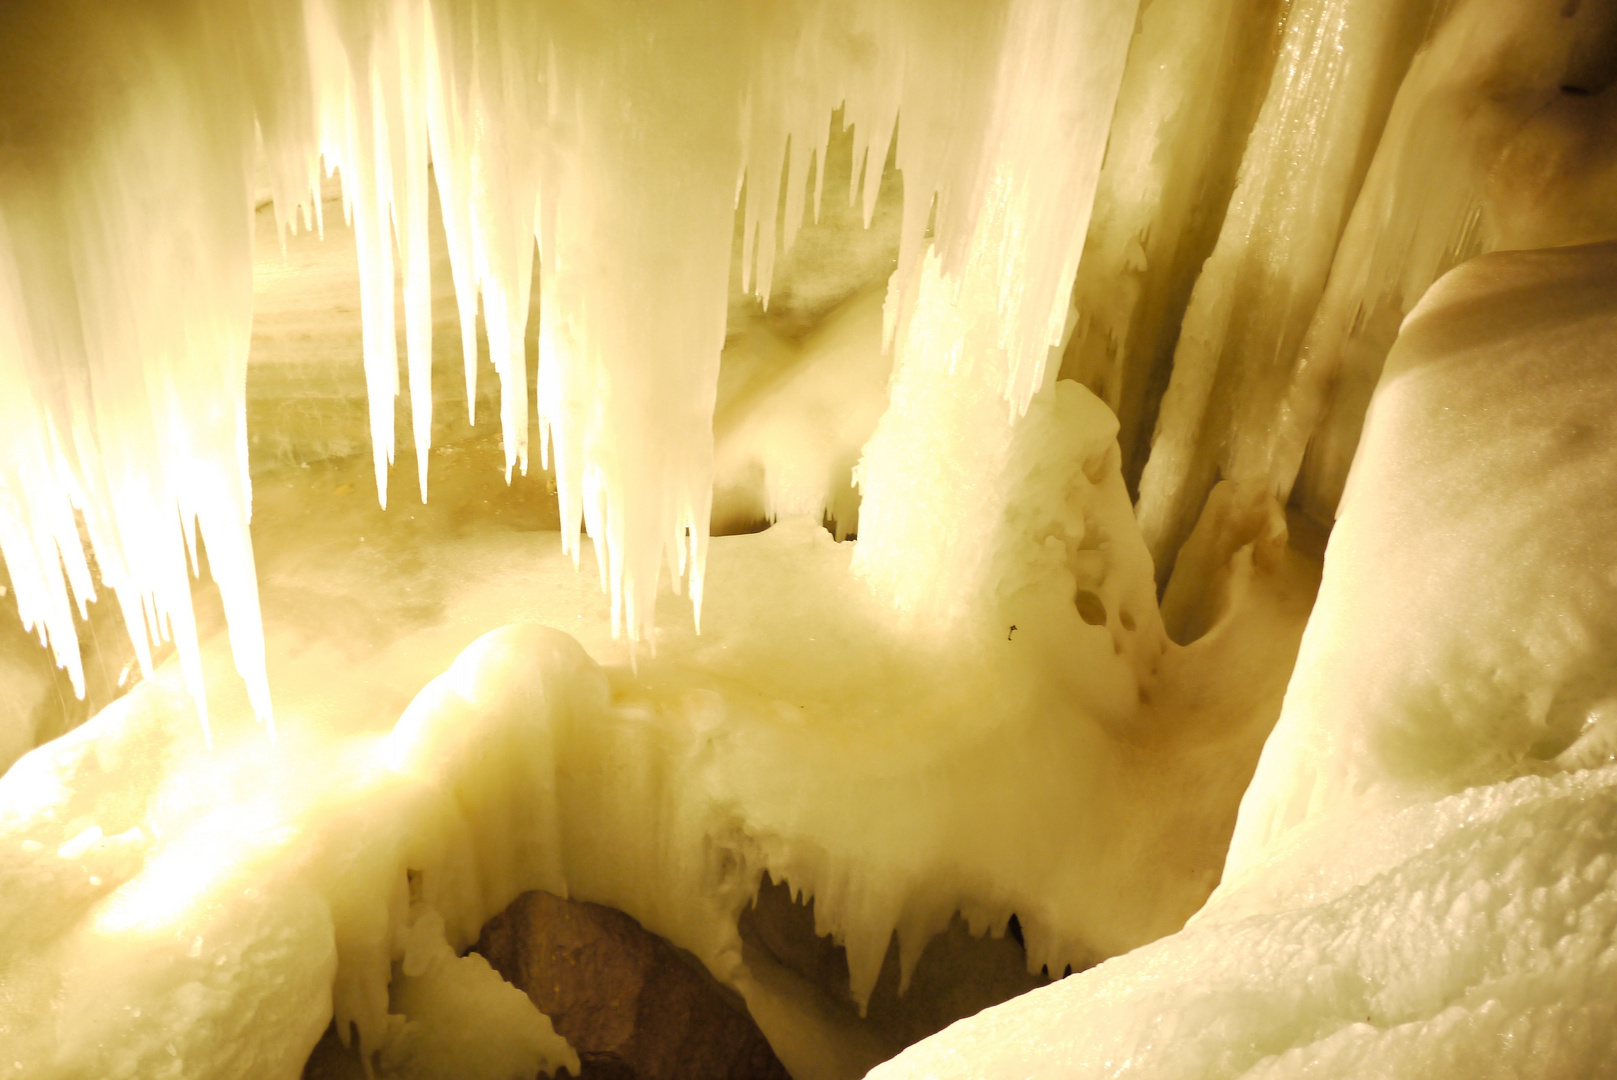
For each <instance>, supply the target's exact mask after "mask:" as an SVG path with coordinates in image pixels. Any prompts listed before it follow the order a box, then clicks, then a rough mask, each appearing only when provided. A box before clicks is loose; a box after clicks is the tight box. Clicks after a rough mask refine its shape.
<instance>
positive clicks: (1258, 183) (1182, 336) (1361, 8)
mask: <svg viewBox="0 0 1617 1080" xmlns="http://www.w3.org/2000/svg"><path fill="white" fill-rule="evenodd" d="M1432 8H1433V3H1432V0H1416V2H1413V3H1410V2H1404V0H1379V2H1377V0H1354V2H1350V0H1301V2H1299V3H1297V4H1295V5H1294V6H1293V7H1292V8H1291V10H1290V14H1289V15H1288V17H1287V22H1286V28H1285V31H1284V36H1283V38H1282V43H1281V51H1280V57H1279V59H1278V61H1277V62H1276V65H1275V71H1274V78H1273V80H1272V81H1271V83H1270V86H1269V91H1268V95H1267V97H1266V99H1265V100H1264V103H1263V107H1262V108H1261V110H1260V111H1259V114H1258V119H1257V122H1256V125H1255V126H1254V128H1253V130H1252V133H1251V135H1250V137H1249V139H1248V141H1247V146H1246V153H1245V156H1244V158H1243V160H1242V162H1241V169H1240V174H1239V178H1238V180H1237V182H1236V187H1235V193H1234V195H1233V197H1232V199H1231V202H1230V205H1229V209H1228V211H1227V213H1226V215H1225V218H1224V224H1223V228H1222V231H1221V232H1220V234H1219V240H1218V243H1217V245H1216V246H1215V247H1214V249H1213V253H1212V255H1211V256H1210V257H1209V258H1208V260H1207V262H1206V264H1205V265H1204V266H1203V268H1202V272H1201V276H1200V278H1199V279H1198V280H1197V282H1196V286H1195V289H1194V290H1193V292H1192V294H1191V300H1190V306H1189V309H1188V310H1187V312H1186V314H1185V319H1184V323H1183V325H1182V326H1181V328H1180V331H1179V342H1178V345H1177V347H1176V350H1175V353H1174V361H1173V377H1172V380H1171V382H1170V383H1169V386H1168V391H1167V394H1166V396H1165V397H1164V398H1163V401H1162V410H1161V414H1160V416H1159V418H1158V422H1157V430H1158V431H1159V432H1160V433H1161V437H1160V438H1158V439H1157V440H1155V444H1154V445H1153V447H1152V452H1151V458H1150V460H1149V461H1148V462H1147V463H1146V466H1145V471H1144V474H1143V475H1142V477H1141V480H1140V502H1139V514H1140V522H1141V527H1142V528H1143V529H1144V530H1145V534H1146V539H1147V541H1148V542H1149V543H1150V544H1151V550H1152V555H1153V556H1154V557H1155V559H1156V561H1157V571H1158V574H1159V576H1166V574H1167V573H1168V571H1169V569H1170V567H1171V566H1172V564H1173V556H1174V553H1175V552H1176V551H1177V550H1178V547H1179V545H1180V544H1181V543H1182V542H1183V541H1184V538H1185V537H1186V536H1187V535H1188V534H1189V532H1190V529H1191V527H1192V526H1193V525H1194V524H1195V521H1196V517H1197V514H1198V513H1199V512H1200V510H1201V506H1202V502H1203V500H1204V498H1205V497H1206V495H1207V492H1208V490H1209V489H1210V488H1211V487H1212V485H1213V483H1214V482H1215V481H1216V480H1217V479H1218V478H1219V477H1220V475H1223V476H1224V478H1226V479H1240V476H1238V475H1237V474H1236V473H1235V471H1234V470H1235V469H1237V468H1239V467H1242V466H1241V465H1240V464H1239V463H1241V462H1243V461H1244V458H1245V456H1246V454H1247V443H1248V442H1257V443H1259V444H1260V445H1261V444H1262V443H1263V442H1264V441H1265V436H1266V433H1267V431H1268V430H1269V428H1270V427H1271V426H1272V425H1273V423H1274V418H1275V414H1276V411H1277V410H1278V408H1279V403H1280V399H1281V397H1282V395H1283V394H1284V393H1285V391H1286V388H1287V386H1288V385H1289V381H1290V378H1291V373H1292V365H1293V361H1294V359H1295V357H1296V354H1297V350H1298V347H1299V345H1300V343H1301V340H1302V337H1303V334H1304V333H1305V331H1306V330H1307V328H1308V323H1309V319H1310V318H1311V317H1312V315H1313V313H1314V309H1315V306H1316V305H1317V303H1318V301H1319V297H1320V293H1321V291H1322V290H1323V289H1324V287H1325V280H1326V275H1327V273H1328V271H1329V270H1330V266H1331V259H1332V257H1333V255H1334V253H1335V251H1336V245H1337V238H1338V236H1339V235H1340V233H1341V230H1342V227H1343V224H1344V223H1345V221H1346V220H1347V216H1348V214H1349V212H1350V211H1351V210H1352V208H1353V201H1354V198H1355V196H1356V195H1357V193H1358V190H1359V186H1360V184H1361V183H1362V181H1363V178H1364V175H1365V172H1366V170H1367V169H1368V167H1369V164H1370V156H1371V154H1372V153H1373V152H1374V149H1375V145H1376V139H1377V137H1378V135H1379V133H1380V131H1381V128H1382V125H1383V123H1384V122H1385V119H1386V116H1387V113H1388V111H1389V109H1390V108H1391V106H1392V100H1393V96H1394V94H1395V92H1396V91H1397V89H1398V85H1399V81H1400V80H1401V79H1402V78H1403V75H1404V71H1405V70H1406V69H1407V67H1408V66H1409V63H1410V60H1411V58H1412V57H1413V55H1414V53H1415V49H1416V47H1417V46H1418V45H1419V44H1420V43H1421V41H1422V39H1423V38H1424V37H1425V34H1426V32H1427V29H1428V24H1429V22H1430V20H1431V14H1432Z"/></svg>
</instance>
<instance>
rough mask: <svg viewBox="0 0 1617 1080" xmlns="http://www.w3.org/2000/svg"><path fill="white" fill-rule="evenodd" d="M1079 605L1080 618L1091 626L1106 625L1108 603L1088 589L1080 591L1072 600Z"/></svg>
mask: <svg viewBox="0 0 1617 1080" xmlns="http://www.w3.org/2000/svg"><path fill="white" fill-rule="evenodd" d="M1072 602H1073V603H1074V604H1075V605H1077V608H1078V617H1079V618H1080V619H1082V620H1084V622H1086V623H1088V624H1089V625H1090V626H1105V625H1106V602H1105V601H1104V600H1102V599H1101V598H1100V597H1099V596H1097V595H1096V594H1095V593H1093V592H1091V591H1090V590H1088V589H1080V590H1079V591H1078V595H1077V596H1075V597H1073V598H1072Z"/></svg>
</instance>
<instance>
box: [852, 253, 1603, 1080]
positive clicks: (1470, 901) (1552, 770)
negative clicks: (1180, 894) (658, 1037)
mask: <svg viewBox="0 0 1617 1080" xmlns="http://www.w3.org/2000/svg"><path fill="white" fill-rule="evenodd" d="M1614 274H1617V247H1614V245H1611V244H1602V245H1595V246H1592V247H1585V248H1574V249H1564V250H1551V251H1540V252H1531V253H1511V254H1498V255H1493V256H1487V257H1484V258H1482V259H1479V260H1476V261H1473V262H1471V263H1469V264H1467V265H1465V266H1464V267H1462V268H1460V269H1459V270H1456V271H1454V272H1453V273H1452V274H1450V275H1449V276H1448V277H1446V278H1444V279H1443V280H1442V281H1440V282H1439V283H1438V284H1437V285H1436V286H1435V287H1434V288H1433V289H1432V290H1431V292H1429V293H1428V294H1427V295H1426V297H1425V299H1424V300H1422V301H1421V303H1420V304H1419V306H1418V307H1417V308H1416V310H1415V312H1414V313H1413V314H1412V315H1411V316H1410V319H1409V322H1408V323H1407V324H1406V325H1405V327H1404V331H1403V333H1402V334H1401V335H1400V337H1399V339H1398V344H1397V345H1396V346H1395V347H1394V349H1393V352H1392V355H1391V356H1390V357H1389V358H1388V361H1387V367H1386V371H1385V373H1384V374H1383V376H1382V381H1381V386H1380V388H1379V389H1378V391H1377V394H1376V397H1375V400H1374V404H1373V406H1372V409H1371V416H1370V419H1369V421H1368V423H1367V424H1366V430H1365V438H1364V442H1363V444H1362V446H1361V448H1360V452H1359V457H1358V460H1357V462H1356V463H1355V466H1354V471H1353V474H1352V477H1351V479H1350V481H1349V485H1348V491H1347V493H1346V495H1345V497H1344V501H1343V509H1342V516H1341V520H1340V521H1339V522H1338V524H1337V527H1336V530H1335V532H1334V533H1333V535H1332V537H1331V546H1330V550H1329V552H1328V554H1327V556H1326V566H1325V578H1324V581H1323V582H1322V584H1321V588H1320V594H1319V600H1318V603H1317V605H1316V607H1315V609H1314V614H1313V616H1312V617H1311V619H1310V621H1309V625H1308V629H1307V630H1306V631H1305V633H1304V637H1303V647H1302V650H1301V652H1300V653H1299V656H1298V661H1297V669H1296V673H1295V675H1294V676H1293V679H1292V683H1291V686H1290V687H1289V688H1288V690H1287V693H1286V703H1285V706H1284V710H1283V712H1282V714H1281V718H1280V721H1279V722H1278V723H1277V725H1276V727H1275V730H1274V733H1273V735H1272V736H1271V737H1270V739H1269V741H1268V743H1267V744H1266V746H1265V747H1264V751H1263V757H1262V759H1261V761H1260V763H1259V765H1258V770H1257V773H1256V775H1255V776H1254V778H1253V781H1252V785H1251V787H1250V788H1249V789H1248V791H1247V793H1246V795H1245V797H1244V798H1243V800H1242V804H1241V812H1240V820H1239V824H1238V825H1237V828H1236V833H1235V837H1234V840H1233V841H1232V844H1231V848H1230V854H1229V859H1228V862H1227V863H1226V865H1225V870H1224V880H1223V881H1222V883H1221V884H1220V885H1219V888H1218V891H1217V892H1216V893H1215V894H1214V895H1213V897H1212V899H1211V900H1210V901H1209V902H1208V905H1207V907H1205V908H1204V909H1203V910H1202V911H1201V912H1199V913H1198V914H1197V915H1196V916H1195V917H1194V918H1193V919H1192V920H1191V922H1190V924H1189V925H1188V926H1187V927H1186V928H1185V930H1183V931H1182V932H1181V933H1179V934H1176V935H1174V936H1172V937H1169V938H1166V939H1164V940H1162V941H1160V942H1157V943H1155V944H1153V945H1150V946H1147V947H1146V948H1144V949H1140V950H1137V951H1135V952H1134V953H1131V954H1129V955H1128V956H1124V957H1120V958H1118V959H1116V960H1112V961H1109V962H1107V963H1105V964H1103V965H1101V966H1099V967H1097V968H1095V969H1094V970H1092V971H1090V972H1086V973H1085V974H1083V975H1081V976H1077V977H1075V978H1072V979H1069V980H1066V981H1064V982H1062V983H1058V984H1056V985H1054V986H1051V987H1048V988H1045V989H1043V990H1039V991H1035V992H1034V993H1032V994H1029V995H1026V996H1024V997H1022V998H1019V999H1016V1000H1015V1001H1014V1002H1011V1003H1008V1004H1006V1005H1003V1006H1000V1007H998V1008H996V1009H992V1010H988V1011H986V1012H984V1013H982V1014H980V1015H979V1016H978V1017H975V1018H973V1019H971V1020H968V1021H964V1022H962V1023H961V1024H960V1025H957V1026H956V1027H954V1028H952V1029H950V1030H949V1031H948V1032H946V1033H944V1034H943V1035H941V1036H939V1037H938V1038H936V1039H934V1040H931V1041H930V1042H928V1043H923V1044H921V1045H918V1046H917V1047H915V1048H913V1049H912V1050H910V1051H908V1052H906V1053H905V1054H904V1055H902V1056H901V1057H899V1058H898V1059H897V1060H895V1061H893V1062H891V1063H889V1064H888V1065H886V1066H883V1067H882V1068H881V1069H878V1070H876V1072H875V1074H874V1075H876V1076H881V1077H893V1076H929V1077H941V1076H965V1075H969V1076H989V1077H994V1076H1030V1075H1031V1076H1039V1075H1061V1076H1103V1075H1104V1076H1116V1075H1125V1076H1127V1075H1140V1076H1248V1077H1267V1076H1356V1075H1367V1074H1368V1075H1396V1076H1411V1075H1440V1076H1460V1075H1473V1074H1475V1075H1487V1076H1600V1075H1607V1074H1608V1073H1609V1071H1610V1068H1611V1062H1612V1059H1613V1055H1614V1054H1617V1022H1614V1021H1617V1013H1614V1009H1617V998H1614V997H1613V994H1612V986H1613V978H1614V976H1617V971H1614V963H1617V875H1614V868H1617V768H1614V766H1613V764H1612V763H1613V760H1614V753H1617V737H1614V735H1617V729H1614V728H1613V726H1612V717H1611V705H1610V700H1611V697H1610V695H1611V692H1612V659H1613V658H1612V647H1613V646H1612V642H1613V634H1612V629H1611V625H1610V623H1611V619H1612V617H1613V614H1612V613H1613V611H1614V610H1617V605H1614V604H1613V595H1612V594H1613V583H1612V577H1611V572H1610V569H1609V568H1610V567H1611V565H1612V561H1613V557H1614V556H1617V551H1614V550H1613V539H1612V538H1613V535H1614V532H1613V524H1614V522H1613V514H1614V513H1617V507H1614V504H1613V500H1612V498H1611V494H1610V491H1609V490H1608V489H1609V480H1608V477H1609V476H1610V475H1611V473H1610V471H1609V470H1610V469H1611V468H1612V467H1613V466H1614V465H1617V459H1614V455H1617V443H1614V441H1613V439H1612V438H1611V435H1610V432H1609V425H1606V424H1605V423H1604V420H1603V418H1604V417H1605V416H1606V415H1608V413H1609V411H1610V409H1611V408H1612V404H1613V396H1614V394H1617V379H1614V377H1613V372H1612V367H1611V363H1610V355H1611V348H1612V345H1613V343H1614V341H1617V316H1614V314H1613V310H1612V307H1611V303H1610V296H1611V288H1612V283H1613V275H1614Z"/></svg>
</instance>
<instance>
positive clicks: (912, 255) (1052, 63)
mask: <svg viewBox="0 0 1617 1080" xmlns="http://www.w3.org/2000/svg"><path fill="white" fill-rule="evenodd" d="M1135 7H1136V5H1135V3H1134V2H1133V0H1088V2H1081V3H1061V2H1059V0H1015V2H1013V3H1011V4H1010V5H1009V6H1008V9H1007V11H1006V13H1005V15H1004V21H1003V25H1002V27H1001V28H999V29H998V32H997V33H996V34H994V35H993V36H991V37H987V41H986V52H985V53H984V54H983V55H980V56H972V55H971V54H970V52H969V51H966V50H969V49H970V48H972V47H976V48H984V47H985V45H984V44H980V43H978V42H976V41H972V40H971V39H970V38H960V39H955V41H954V42H953V46H954V47H955V48H957V49H961V50H963V51H965V55H963V56H948V55H935V56H924V55H917V54H914V53H912V55H911V56H910V57H909V63H908V64H907V65H906V68H905V77H906V80H907V84H906V86H905V94H904V98H903V106H902V108H903V110H904V112H903V128H902V130H901V131H900V135H899V145H898V164H899V167H900V168H901V169H903V170H904V177H905V203H906V205H905V218H906V221H905V225H906V231H907V235H906V239H907V240H911V242H913V239H911V238H912V237H913V238H915V239H918V238H919V237H918V230H917V231H916V232H909V230H910V229H911V228H913V226H914V223H916V222H924V217H923V216H922V214H923V211H922V210H921V209H920V208H923V207H925V206H926V202H925V193H926V192H928V191H936V192H937V196H936V207H935V224H934V241H933V244H932V246H931V247H929V248H921V247H919V246H917V248H916V249H914V250H912V251H905V250H903V249H901V251H900V262H899V269H898V273H897V276H896V278H895V284H894V295H893V296H892V298H891V299H890V303H891V304H895V305H901V306H900V307H898V317H897V338H896V344H895V346H894V347H895V349H896V353H895V358H894V374H893V382H892V388H891V406H890V408H889V409H888V412H887V414H886V415H885V416H884V417H883V418H882V420H881V422H880V424H879V425H878V426H877V429H876V433H875V435H874V436H873V437H872V439H871V441H870V443H869V444H868V445H867V446H866V449H865V456H864V459H863V461H862V462H861V464H860V466H859V482H860V486H861V488H862V489H863V492H864V502H863V505H862V507H861V510H860V543H859V548H858V550H857V552H856V554H855V565H856V569H857V571H858V572H859V573H860V574H861V575H862V576H863V577H864V578H865V580H866V581H868V582H869V583H870V584H871V586H872V587H873V588H874V589H875V590H876V591H877V592H878V593H879V594H882V595H883V596H885V597H886V598H887V599H888V600H889V601H890V602H891V603H892V604H893V605H894V606H895V608H896V609H897V610H898V611H899V612H900V613H901V614H902V615H905V616H907V617H909V618H912V619H914V620H916V621H917V623H918V624H925V625H929V626H932V627H935V628H940V629H946V628H948V627H949V626H952V625H954V624H955V623H956V622H957V620H958V619H959V618H960V617H961V616H962V615H964V614H965V613H966V611H967V610H969V605H971V604H972V603H973V602H974V601H976V600H977V599H978V598H979V597H980V595H981V589H982V586H983V584H984V583H983V581H982V580H981V579H982V577H983V576H984V574H985V573H986V568H987V557H988V555H989V554H990V552H989V551H988V550H987V537H989V536H991V535H992V530H993V528H994V526H995V525H996V524H997V523H998V520H999V516H1000V512H1001V509H1002V507H1001V503H1002V500H1003V497H1004V493H1003V491H1002V490H1000V485H999V484H998V483H997V481H998V479H999V475H1000V470H1001V469H1002V468H1003V466H1004V463H1005V459H1006V455H1007V453H1008V450H1009V446H1010V435H1011V425H1012V424H1013V423H1014V421H1015V418H1016V417H1017V416H1018V415H1019V414H1020V413H1022V412H1023V411H1024V410H1025V409H1026V408H1027V405H1028V402H1029V400H1030V399H1031V398H1032V396H1033V394H1034V393H1035V392H1037V391H1038V390H1039V388H1040V387H1041V386H1042V385H1044V384H1045V382H1046V368H1047V364H1048V362H1049V360H1050V354H1051V350H1052V348H1053V347H1054V348H1059V347H1060V346H1061V345H1063V344H1064V343H1065V340H1064V335H1065V332H1066V331H1067V330H1068V329H1069V328H1070V327H1069V323H1068V308H1069V297H1070V295H1071V290H1072V282H1073V276H1074V274H1075V272H1076V271H1077V268H1078V260H1079V255H1080V252H1081V249H1082V245H1083V240H1084V234H1085V230H1086V228H1087V226H1088V223H1089V216H1090V206H1091V201H1092V198H1093V195H1094V191H1095V184H1096V178H1097V176H1098V174H1099V171H1100V164H1101V156H1102V153H1103V151H1104V148H1105V142H1106V132H1107V129H1108V127H1109V124H1110V121H1111V117H1112V109H1113V105H1114V103H1115V100H1116V97H1117V91H1118V85H1119V82H1120V81H1121V78H1122V73H1123V63H1124V57H1125V54H1126V51H1127V48H1128V43H1129V39H1130V36H1131V34H1132V32H1133V29H1134V20H1135ZM985 36H986V35H985ZM914 40H915V41H917V42H919V43H926V42H927V39H926V37H925V36H924V35H917V37H916V38H915V39H914ZM973 68H976V69H977V70H980V71H981V73H982V76H983V77H984V78H983V81H982V82H981V83H980V84H974V83H973V82H972V81H971V79H970V78H969V77H967V76H969V75H972V74H975V73H976V72H975V71H973ZM962 88H964V89H962ZM951 95H961V97H963V98H965V99H966V100H961V98H959V97H952V96H951ZM973 101H980V102H981V105H980V106H979V107H978V108H979V110H980V111H977V112H975V114H974V113H973V111H972V106H973ZM928 180H930V181H932V182H931V183H927V182H926V181H928ZM917 181H921V182H919V183H918V182H917ZM1057 357H1058V358H1059V353H1057ZM1056 362H1057V363H1059V359H1057V361H1056ZM1050 374H1051V375H1052V376H1053V374H1054V373H1053V372H1050Z"/></svg>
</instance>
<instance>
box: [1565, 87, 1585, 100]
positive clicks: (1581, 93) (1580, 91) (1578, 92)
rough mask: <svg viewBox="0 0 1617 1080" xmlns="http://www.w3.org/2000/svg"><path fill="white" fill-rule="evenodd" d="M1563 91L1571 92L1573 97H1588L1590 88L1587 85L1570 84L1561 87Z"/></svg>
mask: <svg viewBox="0 0 1617 1080" xmlns="http://www.w3.org/2000/svg"><path fill="white" fill-rule="evenodd" d="M1561 93H1563V94H1571V95H1572V96H1573V97H1588V96H1589V88H1588V87H1585V86H1570V85H1568V86H1563V87H1561Z"/></svg>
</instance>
